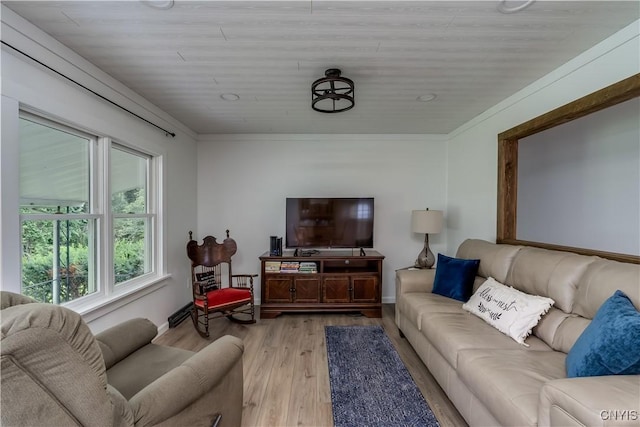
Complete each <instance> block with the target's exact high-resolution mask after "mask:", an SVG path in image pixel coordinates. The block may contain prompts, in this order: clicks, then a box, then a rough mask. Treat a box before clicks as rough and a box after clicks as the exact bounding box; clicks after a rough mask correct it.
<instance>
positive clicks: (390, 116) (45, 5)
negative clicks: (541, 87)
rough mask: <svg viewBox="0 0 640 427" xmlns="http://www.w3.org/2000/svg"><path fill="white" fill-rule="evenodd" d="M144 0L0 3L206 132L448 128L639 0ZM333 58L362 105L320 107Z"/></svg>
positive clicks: (598, 35)
mask: <svg viewBox="0 0 640 427" xmlns="http://www.w3.org/2000/svg"><path fill="white" fill-rule="evenodd" d="M146 3H147V2H141V1H78V2H70V1H69V2H67V1H44V2H36V1H28V2H26V1H25V2H22V1H18V2H4V1H3V4H5V5H7V6H8V7H9V8H11V9H12V10H13V11H15V12H16V13H18V14H19V15H21V16H22V17H24V18H25V19H27V20H29V21H31V22H32V23H33V24H35V25H36V26H38V27H39V28H41V29H42V30H44V31H45V32H47V33H49V34H50V35H51V36H52V37H54V38H56V39H57V40H59V41H60V42H62V43H63V44H65V45H66V46H68V47H69V48H71V49H73V50H74V51H76V52H77V53H78V54H80V55H82V56H83V57H85V58H86V59H87V60H89V61H90V62H92V63H93V64H95V65H96V66H98V67H100V68H101V69H102V70H104V71H105V72H107V73H109V74H110V75H112V76H113V77H114V78H116V79H118V80H120V81H121V82H123V83H124V84H126V85H127V86H128V87H130V88H131V89H132V90H134V91H135V92H137V93H139V94H140V95H142V96H144V97H145V98H147V99H148V100H149V101H151V102H152V103H154V104H156V105H157V106H159V107H160V108H162V109H163V110H165V111H166V112H168V113H169V114H171V115H172V116H173V117H175V118H176V119H178V120H180V121H181V122H182V123H184V124H185V125H187V126H188V127H189V128H191V129H192V130H193V131H195V132H197V133H201V134H208V133H314V134H315V133H320V134H325V133H359V134H360V133H363V134H366V133H383V134H385V133H448V132H450V131H452V130H454V129H455V128H457V127H458V126H460V125H462V124H464V123H465V122H467V121H469V120H470V119H472V118H473V117H475V116H476V115H478V114H480V113H482V112H483V111H484V110H486V109H488V108H489V107H491V106H493V105H495V104H497V103H498V102H500V101H501V100H503V99H505V98H507V97H508V96H509V95H512V94H513V93H515V92H516V91H518V90H519V89H522V88H524V87H525V86H527V85H528V84H530V83H532V82H533V81H535V80H537V79H539V78H540V77H542V76H544V75H545V74H547V73H549V72H550V71H552V70H554V69H556V68H557V67H559V66H560V65H562V64H564V63H565V62H567V61H568V60H570V59H572V58H574V57H575V56H577V55H578V54H580V53H581V52H583V51H585V50H587V49H588V48H590V47H592V46H593V45H595V44H597V43H598V42H600V41H602V40H604V39H606V38H607V37H609V36H611V35H612V34H613V33H615V32H616V31H618V30H620V29H622V28H624V27H625V26H627V25H629V24H631V23H633V22H634V21H635V20H637V19H638V18H639V16H640V6H639V3H638V2H637V1H621V2H616V1H568V2H563V1H540V0H538V1H537V2H535V3H533V4H532V5H531V6H529V7H528V8H526V9H525V10H523V11H521V12H519V13H514V14H503V13H500V12H498V11H497V9H496V6H497V5H498V3H499V2H498V1H441V2H434V1H409V2H405V1H355V2H351V1H339V2H335V1H319V0H314V1H283V2H274V1H253V2H246V1H176V2H175V5H174V6H173V7H172V8H170V9H167V10H160V9H156V8H152V7H150V6H149V5H148V4H146ZM521 3H522V2H519V1H511V0H510V1H507V2H506V5H507V6H516V5H518V4H521ZM334 67H335V68H340V69H342V72H343V75H344V76H345V77H348V78H350V79H352V80H354V82H355V85H356V89H355V93H356V105H355V107H354V108H353V109H352V110H350V111H348V112H344V113H340V114H323V113H318V112H315V111H313V110H312V109H311V89H310V86H311V83H312V82H313V81H314V80H316V79H318V78H320V77H322V76H324V71H325V70H326V69H327V68H334ZM229 93H233V94H237V95H238V96H239V99H238V100H237V101H225V100H223V99H222V98H221V95H222V94H229ZM432 93H433V94H436V95H437V98H436V99H435V100H433V101H431V102H419V101H418V100H417V98H418V97H419V96H421V95H428V94H432Z"/></svg>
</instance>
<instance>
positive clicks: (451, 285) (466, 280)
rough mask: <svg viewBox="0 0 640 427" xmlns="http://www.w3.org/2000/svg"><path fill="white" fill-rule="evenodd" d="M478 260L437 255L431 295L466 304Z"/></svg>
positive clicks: (476, 270)
mask: <svg viewBox="0 0 640 427" xmlns="http://www.w3.org/2000/svg"><path fill="white" fill-rule="evenodd" d="M479 264H480V260H479V259H460V258H451V257H448V256H446V255H443V254H438V267H437V268H436V277H435V279H434V281H433V293H434V294H439V295H442V296H445V297H449V298H453V299H455V300H458V301H462V302H466V301H467V300H468V299H469V297H470V296H471V291H472V287H473V281H474V279H475V277H476V273H477V272H478V265H479Z"/></svg>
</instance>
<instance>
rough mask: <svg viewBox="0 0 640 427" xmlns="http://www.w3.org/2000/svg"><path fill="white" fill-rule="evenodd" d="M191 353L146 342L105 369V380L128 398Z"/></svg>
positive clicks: (190, 355)
mask: <svg viewBox="0 0 640 427" xmlns="http://www.w3.org/2000/svg"><path fill="white" fill-rule="evenodd" d="M193 355H194V353H193V352H192V351H187V350H182V349H180V348H176V347H165V346H160V345H155V344H148V345H146V346H144V347H142V348H141V349H139V350H137V351H135V352H134V353H132V354H131V355H129V357H127V358H126V359H124V360H122V361H120V362H118V363H116V364H115V365H114V366H113V367H112V368H111V369H109V370H107V381H108V382H109V384H111V385H112V386H113V387H115V388H116V389H117V390H118V391H119V392H120V393H121V394H122V395H123V396H124V397H125V399H127V400H129V399H131V397H133V396H134V395H135V394H136V393H138V392H139V391H140V390H142V389H143V388H145V387H146V386H147V385H149V384H151V383H152V382H153V381H155V380H157V379H158V378H160V377H161V376H163V375H164V374H166V373H167V372H169V371H170V370H172V369H173V368H175V367H177V366H180V365H181V364H182V362H184V361H185V360H187V359H189V358H190V357H192V356H193Z"/></svg>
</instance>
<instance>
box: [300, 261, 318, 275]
mask: <svg viewBox="0 0 640 427" xmlns="http://www.w3.org/2000/svg"><path fill="white" fill-rule="evenodd" d="M298 271H299V272H300V273H317V272H318V267H317V265H316V263H315V262H301V263H300V269H299V270H298Z"/></svg>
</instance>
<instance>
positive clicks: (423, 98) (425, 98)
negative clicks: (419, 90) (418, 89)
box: [416, 93, 438, 102]
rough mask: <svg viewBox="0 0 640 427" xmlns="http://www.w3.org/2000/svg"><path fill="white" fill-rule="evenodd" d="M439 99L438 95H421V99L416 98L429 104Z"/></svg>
mask: <svg viewBox="0 0 640 427" xmlns="http://www.w3.org/2000/svg"><path fill="white" fill-rule="evenodd" d="M437 97H438V95H436V94H435V93H427V94H425V95H420V96H419V97H417V98H416V100H418V101H420V102H429V101H433V100H434V99H436V98H437Z"/></svg>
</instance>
